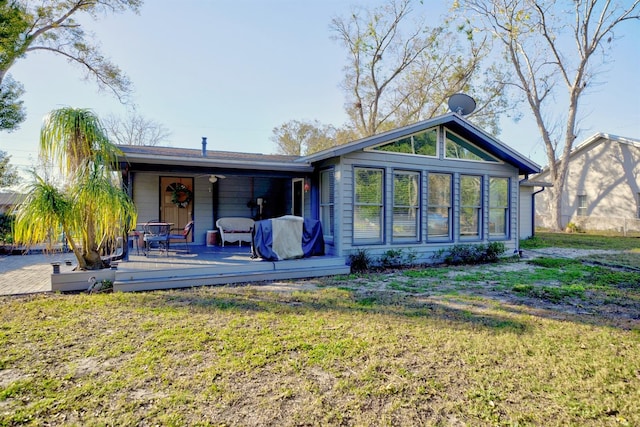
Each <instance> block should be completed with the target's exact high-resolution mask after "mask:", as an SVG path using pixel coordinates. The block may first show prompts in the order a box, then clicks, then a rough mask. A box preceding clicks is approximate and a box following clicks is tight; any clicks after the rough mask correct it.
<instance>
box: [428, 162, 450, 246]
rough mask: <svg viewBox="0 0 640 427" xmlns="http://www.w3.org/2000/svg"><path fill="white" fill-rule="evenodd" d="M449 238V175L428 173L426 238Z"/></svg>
mask: <svg viewBox="0 0 640 427" xmlns="http://www.w3.org/2000/svg"><path fill="white" fill-rule="evenodd" d="M450 238H451V175H449V174H441V173H430V174H429V200H428V209H427V239H428V240H434V239H435V240H449V239H450Z"/></svg>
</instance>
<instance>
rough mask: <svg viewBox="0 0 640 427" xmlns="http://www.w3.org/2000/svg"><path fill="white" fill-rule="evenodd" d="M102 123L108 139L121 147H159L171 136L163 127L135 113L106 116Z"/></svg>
mask: <svg viewBox="0 0 640 427" xmlns="http://www.w3.org/2000/svg"><path fill="white" fill-rule="evenodd" d="M103 123H104V126H105V128H106V130H107V134H108V135H109V139H110V140H111V141H113V142H114V143H116V144H121V145H160V144H161V143H162V142H164V141H166V140H167V138H169V136H171V132H170V131H169V130H168V129H167V128H166V127H165V126H164V125H162V124H161V123H158V122H156V121H153V120H150V119H147V118H145V117H143V116H141V115H140V114H138V113H137V112H135V111H134V112H133V113H131V114H129V115H126V116H124V117H116V116H114V115H110V116H107V117H106V118H105V119H104V120H103Z"/></svg>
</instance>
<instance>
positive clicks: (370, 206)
mask: <svg viewBox="0 0 640 427" xmlns="http://www.w3.org/2000/svg"><path fill="white" fill-rule="evenodd" d="M353 186H354V203H353V204H354V206H353V238H354V241H355V242H356V243H379V242H382V225H383V224H384V218H383V212H384V202H383V194H384V193H383V188H384V173H383V170H382V169H371V168H359V167H357V168H354V183H353Z"/></svg>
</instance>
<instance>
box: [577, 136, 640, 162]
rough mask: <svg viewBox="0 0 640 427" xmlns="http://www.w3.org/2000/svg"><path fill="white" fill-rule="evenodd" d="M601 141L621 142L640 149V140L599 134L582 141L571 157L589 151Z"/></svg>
mask: <svg viewBox="0 0 640 427" xmlns="http://www.w3.org/2000/svg"><path fill="white" fill-rule="evenodd" d="M601 139H608V140H609V141H613V142H619V143H620V144H627V145H631V146H632V147H636V148H640V139H634V138H628V137H624V136H618V135H612V134H610V133H603V132H598V133H596V134H595V135H592V136H590V137H589V138H587V139H585V140H584V141H582V142H581V143H580V144H578V145H577V146H576V147H574V149H573V150H571V154H570V155H571V156H573V155H574V154H576V153H578V152H579V151H584V150H588V149H589V148H591V146H592V145H594V144H595V143H596V142H598V141H600V140H601Z"/></svg>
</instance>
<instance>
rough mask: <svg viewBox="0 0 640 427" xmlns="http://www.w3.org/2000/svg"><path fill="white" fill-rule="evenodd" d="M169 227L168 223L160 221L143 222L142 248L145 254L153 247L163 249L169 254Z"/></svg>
mask: <svg viewBox="0 0 640 427" xmlns="http://www.w3.org/2000/svg"><path fill="white" fill-rule="evenodd" d="M169 227H171V225H170V224H168V223H162V222H147V223H145V224H144V236H143V238H142V239H143V241H144V249H143V253H144V255H145V256H147V255H149V252H150V251H151V250H152V249H153V248H154V246H155V247H157V249H158V250H159V251H163V250H164V251H165V252H166V255H167V256H168V255H169Z"/></svg>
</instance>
